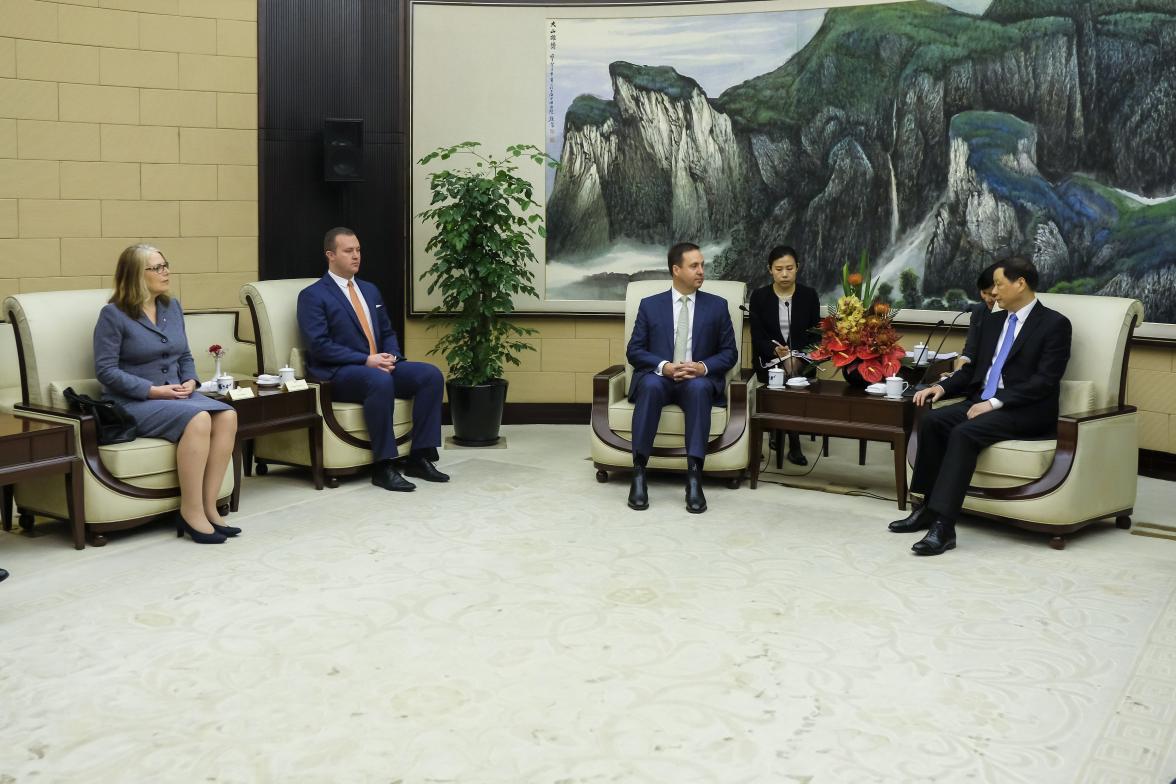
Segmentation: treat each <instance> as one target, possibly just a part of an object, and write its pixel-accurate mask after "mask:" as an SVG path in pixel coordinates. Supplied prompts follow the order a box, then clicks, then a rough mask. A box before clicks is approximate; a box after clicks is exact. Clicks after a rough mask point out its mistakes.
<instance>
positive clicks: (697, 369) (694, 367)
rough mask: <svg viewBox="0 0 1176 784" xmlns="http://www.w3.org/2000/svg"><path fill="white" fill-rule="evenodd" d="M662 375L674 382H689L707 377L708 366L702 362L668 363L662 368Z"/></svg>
mask: <svg viewBox="0 0 1176 784" xmlns="http://www.w3.org/2000/svg"><path fill="white" fill-rule="evenodd" d="M662 375H663V376H665V377H666V378H669V379H673V380H674V381H687V380H689V379H692V378H701V377H702V376H705V375H706V366H705V365H703V364H702V363H701V362H677V363H674V362H667V363H666V364H665V365H664V366H663V367H662Z"/></svg>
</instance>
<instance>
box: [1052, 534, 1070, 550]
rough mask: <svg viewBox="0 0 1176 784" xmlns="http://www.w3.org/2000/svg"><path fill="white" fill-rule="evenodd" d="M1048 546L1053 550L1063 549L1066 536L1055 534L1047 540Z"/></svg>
mask: <svg viewBox="0 0 1176 784" xmlns="http://www.w3.org/2000/svg"><path fill="white" fill-rule="evenodd" d="M1049 546H1050V547H1052V548H1053V549H1055V550H1065V549H1066V537H1064V536H1055V537H1054V538H1052V539H1050V540H1049Z"/></svg>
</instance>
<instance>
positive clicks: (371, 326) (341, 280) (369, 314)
mask: <svg viewBox="0 0 1176 784" xmlns="http://www.w3.org/2000/svg"><path fill="white" fill-rule="evenodd" d="M327 274H328V275H330V276H331V280H333V281H335V283H337V284H339V288H341V289H343V296H344V297H346V298H347V302H348V303H350V302H351V294H349V293H348V292H347V284H348V283H350V282H351V281H350V280H348V279H347V278H342V277H339V276H338V275H336V274H335V273H333V272H331V271H330V270H327ZM355 296H357V297H359V304H360V305H361V306H362V307H363V315H364V316H366V317H367V322H368V329H370V330H371V331H372V335H375V334H376V325H375V324H373V323H372V311H371V309H370V308H368V304H367V300H366V299H364V298H363V292H362V291H360V290H359V284H358V283H356V284H355ZM377 348H378V347H377Z"/></svg>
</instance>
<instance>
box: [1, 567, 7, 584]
mask: <svg viewBox="0 0 1176 784" xmlns="http://www.w3.org/2000/svg"><path fill="white" fill-rule="evenodd" d="M7 579H8V570H7V569H0V583H2V582H4V581H5V580H7Z"/></svg>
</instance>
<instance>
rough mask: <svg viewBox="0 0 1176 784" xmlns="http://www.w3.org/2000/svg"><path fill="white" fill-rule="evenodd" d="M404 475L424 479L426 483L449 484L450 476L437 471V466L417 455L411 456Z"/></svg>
mask: <svg viewBox="0 0 1176 784" xmlns="http://www.w3.org/2000/svg"><path fill="white" fill-rule="evenodd" d="M404 473H406V474H408V475H409V476H414V477H416V478H417V479H424V480H425V481H426V482H448V481H449V474H443V473H441V472H440V471H438V470H437V466H435V465H433V464H432V463H430V462H429V461H428V460H426V459H425V458H424V457H421V456H417V455H410V456H409V458H408V460H407V461H406V462H405V464H404Z"/></svg>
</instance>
